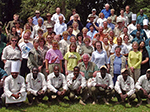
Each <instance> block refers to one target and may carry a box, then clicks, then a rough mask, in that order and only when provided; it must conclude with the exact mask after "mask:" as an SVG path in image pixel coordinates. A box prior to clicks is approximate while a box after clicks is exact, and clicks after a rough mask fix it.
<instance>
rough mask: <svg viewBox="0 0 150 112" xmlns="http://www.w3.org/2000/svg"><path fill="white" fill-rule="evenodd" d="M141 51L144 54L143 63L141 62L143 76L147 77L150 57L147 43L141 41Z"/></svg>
mask: <svg viewBox="0 0 150 112" xmlns="http://www.w3.org/2000/svg"><path fill="white" fill-rule="evenodd" d="M139 51H140V52H141V53H142V62H141V75H145V74H146V71H147V69H148V68H149V55H148V52H147V50H146V48H145V42H144V41H141V42H140V44H139Z"/></svg>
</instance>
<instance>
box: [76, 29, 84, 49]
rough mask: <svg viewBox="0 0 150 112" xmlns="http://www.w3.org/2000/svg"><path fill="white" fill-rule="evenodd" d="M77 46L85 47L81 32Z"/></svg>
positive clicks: (78, 35)
mask: <svg viewBox="0 0 150 112" xmlns="http://www.w3.org/2000/svg"><path fill="white" fill-rule="evenodd" d="M76 44H77V46H80V47H81V46H83V45H84V42H83V35H82V33H81V32H80V33H78V34H77V41H76Z"/></svg>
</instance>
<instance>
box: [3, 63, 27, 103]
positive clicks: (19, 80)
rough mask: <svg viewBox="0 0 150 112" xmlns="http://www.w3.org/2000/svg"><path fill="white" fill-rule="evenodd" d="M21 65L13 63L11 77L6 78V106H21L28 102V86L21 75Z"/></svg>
mask: <svg viewBox="0 0 150 112" xmlns="http://www.w3.org/2000/svg"><path fill="white" fill-rule="evenodd" d="M20 65H21V63H20V62H19V61H14V62H12V63H11V75H9V76H8V77H6V79H5V83H4V95H5V104H6V106H8V104H16V106H20V105H21V103H22V102H23V101H25V100H26V95H27V93H26V85H25V81H24V78H23V77H22V76H20V75H19V70H20Z"/></svg>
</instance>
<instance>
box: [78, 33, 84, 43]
mask: <svg viewBox="0 0 150 112" xmlns="http://www.w3.org/2000/svg"><path fill="white" fill-rule="evenodd" d="M79 36H81V37H82V41H83V35H82V33H81V32H79V33H78V34H77V40H79V39H78V37H79Z"/></svg>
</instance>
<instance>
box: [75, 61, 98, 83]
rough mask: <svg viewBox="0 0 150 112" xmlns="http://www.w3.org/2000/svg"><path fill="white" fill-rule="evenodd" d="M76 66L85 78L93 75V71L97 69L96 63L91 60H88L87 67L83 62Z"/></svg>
mask: <svg viewBox="0 0 150 112" xmlns="http://www.w3.org/2000/svg"><path fill="white" fill-rule="evenodd" d="M77 66H78V67H79V68H80V71H81V72H83V73H84V76H85V79H86V80H88V79H89V78H91V77H93V73H94V72H95V71H98V70H99V69H98V67H97V65H96V64H95V63H93V62H89V63H88V66H87V68H86V67H85V64H84V62H81V63H79V64H78V65H77Z"/></svg>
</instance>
